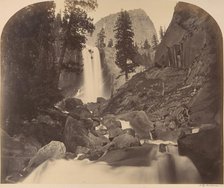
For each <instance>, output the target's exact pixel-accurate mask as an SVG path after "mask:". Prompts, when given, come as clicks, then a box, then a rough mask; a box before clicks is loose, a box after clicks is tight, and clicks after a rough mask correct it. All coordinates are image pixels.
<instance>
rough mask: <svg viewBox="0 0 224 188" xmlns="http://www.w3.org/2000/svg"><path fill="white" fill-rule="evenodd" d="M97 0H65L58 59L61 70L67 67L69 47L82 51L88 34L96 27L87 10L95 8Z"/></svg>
mask: <svg viewBox="0 0 224 188" xmlns="http://www.w3.org/2000/svg"><path fill="white" fill-rule="evenodd" d="M96 7H97V3H96V1H95V0H79V1H78V0H65V10H64V16H63V20H62V34H61V35H62V36H59V37H60V38H61V39H62V45H61V46H62V47H61V50H60V51H61V52H60V57H59V61H58V66H59V70H61V68H67V67H66V62H64V57H65V53H66V50H67V49H70V50H77V51H81V50H82V48H83V47H84V44H85V42H86V34H87V33H92V32H93V31H94V29H95V27H94V24H93V23H92V21H93V19H92V18H90V17H89V16H88V14H87V10H90V9H95V8H96Z"/></svg>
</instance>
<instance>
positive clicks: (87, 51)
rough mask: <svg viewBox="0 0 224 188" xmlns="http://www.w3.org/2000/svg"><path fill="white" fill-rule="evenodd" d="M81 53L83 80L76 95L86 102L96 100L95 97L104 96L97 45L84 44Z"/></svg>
mask: <svg viewBox="0 0 224 188" xmlns="http://www.w3.org/2000/svg"><path fill="white" fill-rule="evenodd" d="M82 55H83V63H84V70H83V79H84V82H83V87H82V88H81V89H80V90H79V92H78V93H77V95H76V97H78V98H80V99H82V101H83V102H86V103H87V102H96V99H97V97H104V92H103V76H102V68H101V62H100V53H99V50H98V48H97V47H90V46H86V47H85V48H84V49H83V51H82Z"/></svg>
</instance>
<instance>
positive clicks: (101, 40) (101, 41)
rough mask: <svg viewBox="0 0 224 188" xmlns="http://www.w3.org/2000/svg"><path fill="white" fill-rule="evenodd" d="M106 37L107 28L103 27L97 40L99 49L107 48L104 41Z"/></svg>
mask: <svg viewBox="0 0 224 188" xmlns="http://www.w3.org/2000/svg"><path fill="white" fill-rule="evenodd" d="M105 37H106V35H105V29H104V28H102V29H101V30H100V32H99V33H98V34H97V41H96V46H97V48H99V49H103V48H105V46H106V44H105V42H104V39H105Z"/></svg>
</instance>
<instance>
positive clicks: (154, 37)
mask: <svg viewBox="0 0 224 188" xmlns="http://www.w3.org/2000/svg"><path fill="white" fill-rule="evenodd" d="M158 43H159V41H158V39H157V36H156V35H155V34H154V35H153V36H152V49H153V50H156V48H157V46H158Z"/></svg>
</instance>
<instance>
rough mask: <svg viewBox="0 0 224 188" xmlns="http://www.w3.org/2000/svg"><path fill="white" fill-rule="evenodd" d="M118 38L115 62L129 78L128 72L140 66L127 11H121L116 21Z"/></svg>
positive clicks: (116, 35) (116, 36)
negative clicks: (136, 60) (137, 61)
mask: <svg viewBox="0 0 224 188" xmlns="http://www.w3.org/2000/svg"><path fill="white" fill-rule="evenodd" d="M114 31H115V38H116V44H115V48H116V60H115V63H116V64H117V65H118V67H120V68H121V72H124V73H125V78H126V79H128V73H130V72H133V71H134V69H135V67H136V66H138V64H136V62H135V61H134V58H135V55H136V50H135V47H134V41H133V37H134V32H133V29H132V22H131V19H130V16H129V14H128V12H127V11H121V12H120V14H119V16H118V18H117V21H116V23H115V29H114Z"/></svg>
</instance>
